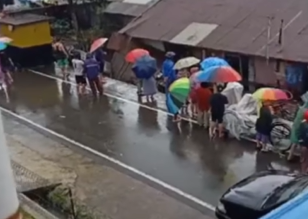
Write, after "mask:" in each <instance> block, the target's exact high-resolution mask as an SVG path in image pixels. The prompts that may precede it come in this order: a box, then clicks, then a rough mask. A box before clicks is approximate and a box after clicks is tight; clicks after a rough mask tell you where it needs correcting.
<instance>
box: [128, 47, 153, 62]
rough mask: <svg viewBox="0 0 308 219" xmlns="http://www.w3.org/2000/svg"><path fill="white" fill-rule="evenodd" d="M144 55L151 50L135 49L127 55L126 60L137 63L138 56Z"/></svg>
mask: <svg viewBox="0 0 308 219" xmlns="http://www.w3.org/2000/svg"><path fill="white" fill-rule="evenodd" d="M144 55H150V53H149V51H147V50H145V49H133V50H132V51H130V52H129V53H127V55H126V56H125V60H126V61H127V62H129V63H135V62H136V60H137V59H138V58H140V57H141V56H144Z"/></svg>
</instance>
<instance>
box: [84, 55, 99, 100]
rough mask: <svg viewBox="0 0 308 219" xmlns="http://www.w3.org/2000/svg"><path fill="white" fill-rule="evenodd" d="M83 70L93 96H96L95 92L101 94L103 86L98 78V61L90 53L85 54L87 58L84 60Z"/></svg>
mask: <svg viewBox="0 0 308 219" xmlns="http://www.w3.org/2000/svg"><path fill="white" fill-rule="evenodd" d="M84 72H85V75H86V77H87V79H88V82H89V85H90V88H91V91H92V94H93V96H94V97H97V93H99V95H100V96H102V95H103V87H102V84H101V83H100V80H99V74H100V67H99V63H98V62H97V61H96V60H95V59H94V58H93V57H92V55H91V54H87V58H86V60H85V62H84Z"/></svg>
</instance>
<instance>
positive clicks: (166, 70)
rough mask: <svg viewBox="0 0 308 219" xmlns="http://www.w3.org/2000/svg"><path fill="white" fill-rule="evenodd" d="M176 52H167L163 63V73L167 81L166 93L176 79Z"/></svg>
mask: <svg viewBox="0 0 308 219" xmlns="http://www.w3.org/2000/svg"><path fill="white" fill-rule="evenodd" d="M174 58H175V53H174V52H171V51H169V52H167V53H166V55H165V61H164V62H163V65H162V73H163V76H164V82H165V93H168V89H169V86H170V85H171V84H172V83H173V82H174V81H175V80H176V71H175V69H174V65H175V63H174Z"/></svg>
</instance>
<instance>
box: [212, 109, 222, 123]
mask: <svg viewBox="0 0 308 219" xmlns="http://www.w3.org/2000/svg"><path fill="white" fill-rule="evenodd" d="M223 118H224V113H221V112H217V111H214V112H211V120H212V122H217V123H218V124H222V123H223Z"/></svg>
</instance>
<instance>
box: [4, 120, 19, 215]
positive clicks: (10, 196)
mask: <svg viewBox="0 0 308 219" xmlns="http://www.w3.org/2000/svg"><path fill="white" fill-rule="evenodd" d="M0 179H1V180H0V191H1V193H0V219H18V218H21V213H20V212H19V201H18V197H17V192H16V186H15V181H14V175H13V171H12V167H11V162H10V156H9V152H8V147H7V144H6V140H5V135H4V130H3V122H2V115H0Z"/></svg>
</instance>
